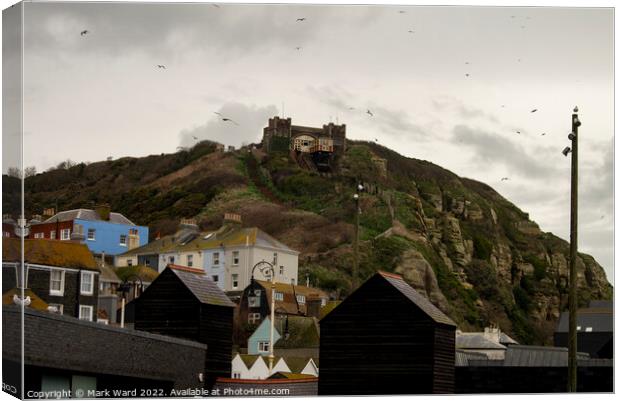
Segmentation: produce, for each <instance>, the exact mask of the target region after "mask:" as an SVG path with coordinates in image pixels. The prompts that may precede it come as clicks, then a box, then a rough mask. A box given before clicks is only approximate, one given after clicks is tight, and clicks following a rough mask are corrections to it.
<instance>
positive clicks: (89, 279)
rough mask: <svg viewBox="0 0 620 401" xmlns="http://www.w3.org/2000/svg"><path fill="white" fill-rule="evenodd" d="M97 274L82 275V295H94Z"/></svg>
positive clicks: (85, 273) (83, 273) (87, 273)
mask: <svg viewBox="0 0 620 401" xmlns="http://www.w3.org/2000/svg"><path fill="white" fill-rule="evenodd" d="M94 283H95V273H93V272H82V273H81V275H80V294H82V295H93V288H94Z"/></svg>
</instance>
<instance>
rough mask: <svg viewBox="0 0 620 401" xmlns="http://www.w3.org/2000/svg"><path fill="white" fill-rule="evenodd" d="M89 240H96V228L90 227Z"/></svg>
mask: <svg viewBox="0 0 620 401" xmlns="http://www.w3.org/2000/svg"><path fill="white" fill-rule="evenodd" d="M87 238H88V240H89V241H94V240H95V229H94V228H89V229H88V237H87Z"/></svg>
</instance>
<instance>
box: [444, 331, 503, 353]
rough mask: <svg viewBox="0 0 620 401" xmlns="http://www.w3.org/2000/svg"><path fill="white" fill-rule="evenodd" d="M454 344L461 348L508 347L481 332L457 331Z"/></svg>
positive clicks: (499, 348)
mask: <svg viewBox="0 0 620 401" xmlns="http://www.w3.org/2000/svg"><path fill="white" fill-rule="evenodd" d="M454 346H455V347H456V348H461V349H498V350H501V349H506V347H505V346H503V345H501V344H498V343H496V342H494V341H491V340H489V339H488V338H486V337H485V336H484V334H481V333H457V334H456V341H455V344H454Z"/></svg>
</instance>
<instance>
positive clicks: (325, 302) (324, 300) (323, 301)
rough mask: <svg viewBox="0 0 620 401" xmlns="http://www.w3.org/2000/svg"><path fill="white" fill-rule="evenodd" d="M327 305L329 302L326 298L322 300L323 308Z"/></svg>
mask: <svg viewBox="0 0 620 401" xmlns="http://www.w3.org/2000/svg"><path fill="white" fill-rule="evenodd" d="M325 305H327V300H326V299H325V298H321V306H325Z"/></svg>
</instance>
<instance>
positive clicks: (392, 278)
mask: <svg viewBox="0 0 620 401" xmlns="http://www.w3.org/2000/svg"><path fill="white" fill-rule="evenodd" d="M377 274H378V275H379V276H381V277H383V278H384V279H385V280H386V281H387V282H388V283H390V284H391V285H392V286H393V287H394V288H396V289H397V290H398V291H400V292H401V293H402V294H403V295H404V296H405V297H407V299H409V300H410V301H411V302H413V303H414V304H415V305H416V306H417V307H418V308H420V309H422V311H424V313H426V314H427V315H428V316H429V317H430V318H431V319H433V320H434V321H435V322H436V323H442V324H447V325H450V326H456V323H454V322H453V321H452V319H450V318H449V317H448V316H446V315H445V314H444V313H443V312H442V311H440V310H439V308H437V307H436V306H435V305H433V304H432V303H431V302H430V301H429V300H428V299H426V298H425V297H423V296H422V295H420V294H419V293H418V292H417V291H416V290H414V289H413V288H412V287H411V286H410V285H409V284H407V283H406V282H405V280H403V278H402V277H400V276H398V275H396V274H392V273H386V272H377Z"/></svg>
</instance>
